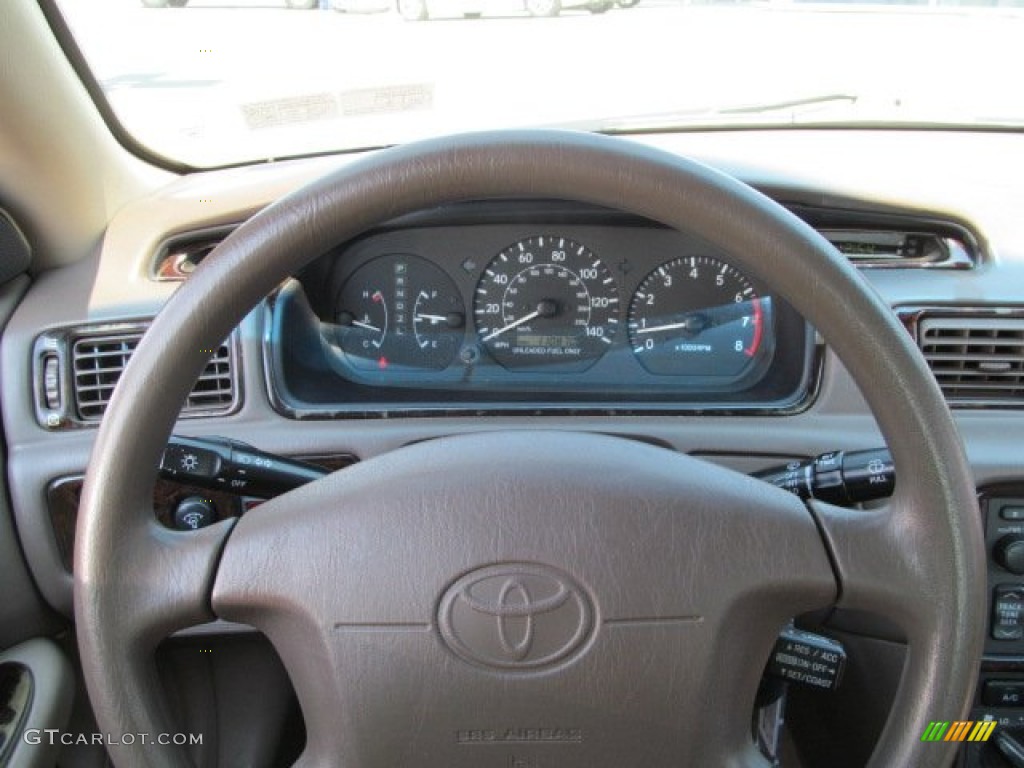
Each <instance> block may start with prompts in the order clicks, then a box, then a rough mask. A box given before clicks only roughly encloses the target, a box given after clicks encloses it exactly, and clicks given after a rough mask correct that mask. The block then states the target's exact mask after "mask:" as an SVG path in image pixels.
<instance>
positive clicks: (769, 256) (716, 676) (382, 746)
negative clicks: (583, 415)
mask: <svg viewBox="0 0 1024 768" xmlns="http://www.w3.org/2000/svg"><path fill="white" fill-rule="evenodd" d="M509 196H539V197H546V198H559V199H566V200H578V201H583V202H588V203H594V204H598V205H603V206H607V207H611V208H616V209H620V210H625V211H629V212H632V213H635V214H639V215H641V216H645V217H647V218H649V219H652V220H654V221H657V222H661V223H663V224H665V225H668V226H670V227H673V228H676V229H680V230H684V231H688V232H691V233H694V234H696V235H697V236H700V237H702V238H704V239H705V240H706V241H708V242H710V243H712V244H713V245H715V246H717V247H718V248H721V249H722V250H723V251H724V252H725V253H726V254H727V255H728V257H729V258H730V259H732V260H733V261H734V262H735V263H736V264H737V265H738V266H740V267H741V268H742V269H743V270H748V271H749V272H750V273H753V274H756V275H757V276H758V277H760V278H761V279H762V280H763V281H764V282H765V283H767V284H768V285H769V286H770V287H771V288H772V289H773V290H775V291H777V292H778V293H779V294H781V295H783V296H784V297H785V298H786V299H787V300H788V301H789V302H790V303H791V304H793V305H794V306H795V308H796V309H797V310H798V311H799V312H800V313H802V314H803V315H804V316H805V317H806V318H807V319H808V320H809V321H811V322H812V323H813V324H814V326H815V327H816V328H817V329H818V330H819V331H820V332H821V334H822V335H823V336H824V337H825V339H826V341H827V342H828V344H829V345H830V346H831V348H832V349H833V350H834V351H835V352H836V354H837V355H838V356H839V357H840V359H841V360H842V361H843V362H844V363H845V365H846V367H847V368H848V369H849V371H850V373H851V375H852V376H853V377H854V378H855V380H856V381H857V383H858V385H859V386H860V388H861V391H862V392H863V394H864V397H865V398H866V399H867V401H868V403H869V405H870V407H871V409H872V411H873V413H874V415H875V418H876V419H877V421H878V423H879V425H880V428H881V430H882V432H883V434H884V436H885V438H886V440H887V443H888V445H889V448H890V450H891V452H892V454H893V457H894V460H895V464H896V467H897V468H898V472H899V482H898V484H897V487H896V493H895V495H894V496H893V498H892V499H891V501H890V502H889V503H887V504H886V505H885V506H884V507H883V508H879V509H873V510H870V511H868V510H847V509H840V508H836V507H832V506H829V505H827V504H822V503H810V504H804V503H803V502H801V501H800V500H799V499H798V498H797V497H795V496H793V495H790V494H789V493H786V492H784V491H782V490H779V489H777V488H774V487H772V486H768V485H767V484H765V483H761V482H759V481H756V480H753V479H751V478H749V477H746V476H743V475H740V474H737V473H734V472H731V471H729V470H727V469H723V468H720V467H716V466H712V465H709V464H706V463H703V462H701V461H698V460H696V459H693V458H690V457H688V456H686V455H683V454H679V453H676V452H673V451H669V450H667V449H663V448H658V447H654V446H650V445H642V444H638V443H636V442H633V441H627V440H625V439H620V438H615V437H609V436H602V435H598V434H593V433H585V432H557V431H535V430H532V429H521V430H509V431H503V432H491V433H486V432H485V433H477V434H468V435H455V436H451V437H443V438H439V439H436V440H432V441H428V442H424V443H418V444H415V445H410V446H407V447H404V448H401V449H398V450H395V451H393V452H391V453H388V454H386V455H382V456H379V457H375V458H371V459H369V460H366V461H363V462H362V463H360V464H357V465H356V466H354V467H351V468H348V469H345V470H344V471H341V472H336V473H334V474H332V475H330V476H328V477H326V478H324V479H323V480H320V481H318V482H316V483H313V484H311V485H308V486H305V487H303V488H301V489H299V490H297V491H293V492H291V493H288V494H286V495H284V496H281V497H278V498H276V499H273V500H272V501H270V502H268V503H265V504H263V505H261V506H260V507H259V508H258V509H255V510H253V511H251V512H249V513H248V514H246V515H245V516H244V517H242V518H241V519H240V520H238V521H237V522H233V521H224V522H221V523H218V524H216V525H213V526H211V527H209V528H206V529H203V530H201V531H198V532H194V533H181V532H174V531H170V530H167V529H165V528H163V527H161V526H160V525H159V524H158V523H157V522H156V521H155V519H154V515H153V512H152V488H153V483H154V480H155V475H156V467H157V465H158V461H159V458H160V455H161V452H162V450H163V448H164V445H165V444H166V441H167V438H168V436H169V434H170V432H171V430H172V427H173V425H174V422H175V418H176V416H177V414H178V411H179V408H180V405H181V403H182V402H183V401H184V399H185V396H186V394H187V392H188V390H189V389H190V388H191V386H192V384H193V382H194V380H195V379H196V378H197V376H198V375H199V372H200V371H201V370H202V368H203V366H204V364H205V363H206V358H207V357H208V350H209V349H210V348H211V346H215V345H216V344H217V343H219V342H220V340H221V339H223V338H224V337H226V336H227V335H228V334H229V332H230V331H231V330H232V329H233V328H234V327H235V326H236V325H237V324H238V323H239V322H240V321H241V320H242V318H243V317H244V316H245V314H246V313H247V312H248V311H249V310H250V309H251V308H252V307H253V306H255V305H256V304H258V303H259V302H260V301H261V300H262V299H263V298H264V297H265V296H266V295H267V294H268V293H270V292H271V291H272V290H273V289H274V288H275V287H276V286H277V285H278V284H279V282H280V281H281V280H282V279H283V278H285V277H286V276H288V275H289V274H291V273H293V272H294V271H295V270H297V269H298V268H300V267H302V266H303V264H304V263H305V262H307V261H309V260H311V259H312V258H313V257H314V256H316V255H317V254H320V253H323V252H325V251H326V250H327V249H328V248H330V247H333V246H335V245H337V244H338V243H340V242H344V241H346V240H348V239H350V238H352V237H354V236H356V235H358V234H360V233H362V232H364V231H366V230H367V229H368V228H370V227H372V226H373V225H376V224H379V223H381V222H384V221H386V220H389V219H392V218H394V217H396V216H399V215H402V214H406V213H410V212H413V211H417V210H422V209H424V208H427V207H431V206H435V205H439V204H444V203H452V202H457V201H463V200H469V199H479V198H495V197H509ZM978 520H979V518H978V512H977V506H976V501H975V497H974V489H973V484H972V479H971V474H970V472H969V470H968V467H967V464H966V461H965V458H964V452H963V447H962V445H961V442H960V438H959V436H958V433H957V430H956V428H955V426H954V424H953V421H952V418H951V416H950V413H949V411H948V409H947V407H946V404H945V402H944V401H943V398H942V396H941V393H940V392H939V390H938V388H937V386H936V384H935V382H934V380H933V378H932V377H931V375H930V373H929V371H928V369H927V367H926V366H925V364H924V362H923V361H922V359H921V357H920V355H919V354H918V352H917V350H916V349H915V347H914V345H913V344H912V342H911V340H910V339H909V337H908V335H907V333H906V331H905V330H904V329H903V328H902V327H901V326H900V325H899V323H898V322H897V321H896V320H895V318H894V315H893V313H892V311H891V310H890V308H889V307H888V306H886V305H885V304H884V303H883V302H882V301H881V300H880V298H879V297H878V296H877V295H876V294H874V293H873V292H872V290H871V289H870V288H869V287H868V286H867V285H866V284H865V282H864V281H863V280H862V279H861V278H860V277H859V275H858V274H857V272H856V270H855V269H854V268H853V267H851V266H850V265H849V264H848V263H846V262H845V260H844V259H842V258H841V257H840V256H838V255H837V254H836V253H835V252H834V250H833V249H832V248H831V247H830V246H829V244H828V243H827V242H826V241H825V240H823V239H822V238H821V237H820V236H819V235H818V234H817V233H815V232H814V231H813V230H812V229H811V228H809V227H808V226H806V225H805V224H803V223H802V222H800V221H799V220H798V219H796V218H795V217H794V216H792V215H790V214H789V213H787V212H786V211H785V210H784V209H783V208H781V207H780V206H778V205H776V204H775V203H773V202H772V201H770V200H768V199H767V198H766V197H764V196H762V195H761V194H759V193H758V192H756V191H754V190H752V189H751V188H749V187H747V186H745V185H744V184H742V183H740V182H738V181H736V180H734V179H732V178H730V177H727V176H725V175H723V174H720V173H718V172H716V171H713V170H711V169H709V168H706V167H704V166H702V165H699V164H697V163H694V162H691V161H687V160H683V159H680V158H679V157H676V156H674V155H670V154H667V153H663V152H660V151H657V150H653V149H648V148H645V147H643V146H640V145H638V144H634V143H630V142H627V141H624V140H620V139H612V138H607V137H601V136H590V135H584V134H575V133H566V132H557V131H540V132H532V131H520V132H496V133H483V134H471V135H466V136H461V137H456V138H448V139H444V140H434V141H427V142H422V143H417V144H410V145H406V146H403V147H399V148H396V149H389V150H385V151H381V152H379V153H375V154H373V155H371V156H368V157H366V158H364V159H361V160H359V161H357V162H354V163H352V164H350V165H347V166H346V167H345V168H343V169H341V170H339V171H336V172H335V173H332V174H331V175H329V176H327V177H326V178H324V179H322V180H320V181H317V182H315V183H313V184H310V185H308V186H306V187H305V188H303V189H300V190H298V191H297V192H295V193H293V194H291V195H288V196H287V197H285V198H283V199H281V200H279V201H278V202H276V203H274V204H273V205H271V206H270V207H268V208H267V209H265V210H264V211H262V212H261V213H259V214H257V215H256V216H254V217H253V218H252V219H251V220H249V221H248V222H247V223H245V224H243V225H242V226H241V227H239V228H238V229H237V230H236V231H235V232H234V233H233V234H232V235H231V236H230V237H229V238H227V240H225V241H224V242H223V243H222V244H221V245H220V246H219V247H218V248H217V250H216V252H215V253H214V254H213V255H212V256H211V257H210V258H208V259H207V260H205V261H204V262H203V264H202V265H201V266H200V267H199V268H198V269H197V270H196V271H195V272H194V273H193V275H192V276H191V277H190V279H189V280H188V282H187V283H185V284H184V285H182V286H181V288H180V289H179V290H178V291H177V292H176V293H175V295H174V296H173V298H172V299H171V300H170V301H169V302H168V303H167V305H166V307H165V308H164V309H163V311H162V312H160V314H159V315H158V316H157V318H156V319H155V320H154V322H153V323H152V326H151V327H150V329H149V331H148V333H147V334H146V336H145V338H144V339H143V340H142V342H141V343H140V344H139V346H138V348H137V350H136V351H135V353H134V355H133V356H132V359H131V363H130V364H129V366H128V368H127V370H126V371H125V373H124V375H123V377H122V379H121V382H120V384H119V385H118V387H117V391H116V392H115V394H114V397H113V400H112V401H111V404H110V408H109V410H108V412H107V414H106V417H105V418H104V420H103V424H102V426H101V427H100V430H99V433H98V435H97V438H96V443H95V448H94V450H93V454H92V460H91V462H90V466H89V470H88V475H87V478H86V482H85V490H84V495H83V499H82V505H81V509H80V513H79V519H78V528H77V544H76V549H75V563H74V575H75V618H76V622H77V632H78V640H79V646H80V650H81V657H82V664H83V666H84V671H85V678H86V683H87V685H88V690H89V695H90V698H91V701H92V704H93V707H94V709H95V713H96V718H97V721H98V723H99V725H100V727H101V729H102V730H103V731H107V732H110V733H112V734H124V733H132V734H138V733H147V734H158V733H174V732H175V729H174V727H173V725H172V719H171V717H170V715H169V713H168V711H167V709H166V705H165V703H164V697H163V696H162V694H161V691H160V686H159V683H158V679H157V675H156V671H155V664H154V649H155V647H156V645H157V644H158V643H159V642H160V641H161V640H162V639H163V638H165V637H166V636H167V635H168V634H170V633H171V632H173V631H175V630H177V629H180V628H183V627H186V626H191V625H195V624H199V623H202V622H206V621H210V620H212V619H213V618H215V617H221V618H223V619H226V620H230V621H236V622H243V623H246V624H250V625H252V626H253V627H256V628H257V629H259V630H260V631H262V632H263V633H264V634H265V635H266V636H267V637H268V638H269V639H270V641H271V642H272V644H273V645H274V647H275V648H276V650H277V652H278V653H279V655H280V657H281V659H282V661H283V663H284V666H285V668H286V670H287V672H288V674H289V676H290V678H291V680H292V683H293V684H294V686H295V690H296V693H297V695H298V699H299V704H300V706H301V709H302V713H303V716H304V718H305V722H306V727H307V745H306V749H305V752H304V753H303V755H302V757H301V758H300V759H299V763H298V765H300V766H304V767H305V766H328V765H335V766H352V767H353V768H369V767H371V766H389V767H390V766H407V765H416V766H425V767H426V768H434V767H438V766H445V768H454V767H457V766H467V767H470V766H471V767H472V768H481V766H482V767H484V768H487V766H496V767H497V766H510V765H513V766H550V765H557V766H560V768H574V767H575V766H581V767H582V766H588V767H592V766H615V767H616V768H619V767H621V766H631V765H632V766H644V768H667V767H668V766H673V768H675V767H677V766H682V765H709V766H760V765H765V764H766V763H765V762H764V760H763V758H761V757H760V756H759V755H758V754H757V751H756V749H755V748H754V746H753V744H752V741H751V738H750V712H751V709H752V704H753V700H754V695H755V692H756V689H757V686H758V681H759V678H760V676H761V673H762V671H763V666H764V664H765V660H766V659H767V657H768V654H769V652H770V650H771V648H772V644H773V642H774V640H775V638H776V636H777V634H778V632H779V630H780V628H781V627H782V626H783V625H784V624H785V622H786V621H787V620H788V619H789V618H791V617H792V616H794V615H797V614H800V613H802V612H805V611H809V610H812V609H816V608H821V607H825V606H829V605H837V606H839V607H842V608H849V609H854V610H862V611H869V612H872V613H875V614H878V615H881V616H884V617H887V618H888V619H890V620H892V621H894V622H896V623H897V624H899V625H900V626H901V627H902V628H903V629H904V630H905V632H906V636H907V642H908V654H907V661H906V667H905V670H904V673H903V677H902V680H901V682H900V685H899V688H898V691H897V694H896V697H895V703H894V706H893V709H892V712H891V715H890V717H889V720H888V722H887V724H886V726H885V728H884V730H883V732H882V735H881V737H880V740H879V742H878V744H877V745H876V747H875V751H874V755H873V757H872V762H871V765H874V766H892V765H900V766H911V765H912V766H939V765H946V764H948V763H949V761H950V760H951V759H952V755H953V750H954V749H955V746H956V745H955V744H952V743H934V742H922V741H921V740H920V736H921V733H922V732H923V731H924V729H925V727H926V726H927V724H928V722H929V721H930V720H956V719H958V718H963V717H964V716H965V715H966V712H967V710H968V707H969V705H970V700H971V694H972V691H973V687H974V683H975V679H976V675H977V671H978V664H979V660H980V656H981V649H982V640H983V631H984V630H983V627H984V624H985V619H984V610H985V604H986V599H985V592H984V554H983V547H982V541H981V530H980V525H979V522H978ZM115 741H116V740H115ZM134 742H135V743H133V744H120V745H114V746H111V747H110V752H111V754H112V756H113V758H114V760H115V762H116V763H117V764H118V765H124V766H136V765H147V766H158V767H160V768H163V767H164V766H184V765H187V764H188V758H187V755H186V754H185V751H184V750H183V749H181V748H180V747H174V746H162V745H153V744H142V743H141V741H140V740H139V739H135V740H134Z"/></svg>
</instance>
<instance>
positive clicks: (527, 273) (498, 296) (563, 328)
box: [473, 235, 619, 371]
mask: <svg viewBox="0 0 1024 768" xmlns="http://www.w3.org/2000/svg"><path fill="white" fill-rule="evenodd" d="M618 304H619V294H618V287H617V286H616V284H615V280H614V278H612V276H611V274H610V273H609V272H608V268H607V267H606V266H605V265H604V263H603V262H602V261H601V260H600V259H599V258H597V257H596V256H595V255H594V254H593V253H592V252H591V251H590V250H589V249H588V248H586V247H585V246H583V245H581V244H580V243H577V242H575V241H573V240H569V239H568V238H565V237H558V236H554V237H551V236H547V235H542V236H538V237H531V238H528V239H525V240H520V241H519V242H517V243H513V244H512V245H511V246H510V247H508V248H506V249H505V250H504V251H502V252H501V253H499V254H498V255H497V256H496V257H495V258H494V259H493V260H492V261H491V262H490V263H489V264H488V265H487V267H486V268H485V269H484V273H483V276H482V277H481V278H480V282H479V283H478V285H477V288H476V295H475V296H474V305H473V317H474V319H475V321H476V326H477V332H478V334H479V338H480V342H481V343H482V344H483V345H484V347H485V348H486V349H487V351H488V352H489V353H490V354H491V356H492V357H493V358H494V359H495V360H497V361H498V362H499V363H500V364H501V365H503V366H504V367H506V368H536V369H538V370H551V371H579V370H584V369H586V368H588V367H590V366H591V365H592V364H593V363H594V362H595V361H596V360H597V359H598V358H599V357H601V355H603V354H604V353H605V351H606V350H607V349H608V348H609V347H610V346H611V345H612V343H613V341H614V340H615V335H616V331H617V329H618V323H619V319H618V312H619V307H618Z"/></svg>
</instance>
